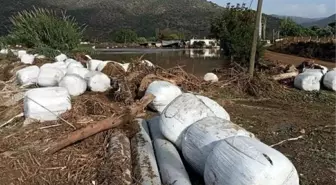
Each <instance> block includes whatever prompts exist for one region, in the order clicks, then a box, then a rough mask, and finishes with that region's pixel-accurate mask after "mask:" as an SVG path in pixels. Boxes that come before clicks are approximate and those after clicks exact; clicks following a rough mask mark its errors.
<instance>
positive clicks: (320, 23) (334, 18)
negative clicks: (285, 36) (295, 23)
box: [302, 14, 336, 27]
mask: <svg viewBox="0 0 336 185" xmlns="http://www.w3.org/2000/svg"><path fill="white" fill-rule="evenodd" d="M335 21H336V14H333V15H331V16H329V17H327V18H324V19H321V20H317V21H313V22H307V23H303V24H302V25H303V26H304V27H311V26H318V27H325V26H327V25H328V24H329V23H332V22H335Z"/></svg>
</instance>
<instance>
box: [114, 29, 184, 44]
mask: <svg viewBox="0 0 336 185" xmlns="http://www.w3.org/2000/svg"><path fill="white" fill-rule="evenodd" d="M183 39H185V36H184V34H183V33H182V32H179V31H176V30H171V29H169V28H165V29H162V30H159V29H156V31H155V36H154V37H149V38H145V37H138V35H137V33H136V32H135V31H133V30H131V29H122V30H119V31H116V32H114V33H113V34H112V41H114V42H117V43H144V42H147V41H157V40H183Z"/></svg>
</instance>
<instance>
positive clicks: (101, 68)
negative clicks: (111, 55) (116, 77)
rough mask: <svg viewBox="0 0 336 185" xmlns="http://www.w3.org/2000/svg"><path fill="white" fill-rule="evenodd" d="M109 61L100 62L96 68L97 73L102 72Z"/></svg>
mask: <svg viewBox="0 0 336 185" xmlns="http://www.w3.org/2000/svg"><path fill="white" fill-rule="evenodd" d="M110 62H111V61H102V62H101V63H100V64H99V65H98V66H97V71H102V70H103V69H104V67H105V66H106V64H107V63H110Z"/></svg>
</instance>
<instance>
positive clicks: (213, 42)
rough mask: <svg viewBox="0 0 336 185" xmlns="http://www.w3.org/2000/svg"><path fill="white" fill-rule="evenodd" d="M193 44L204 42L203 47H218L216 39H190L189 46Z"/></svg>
mask: <svg viewBox="0 0 336 185" xmlns="http://www.w3.org/2000/svg"><path fill="white" fill-rule="evenodd" d="M195 42H204V43H205V47H218V40H216V39H205V38H204V39H194V38H193V39H190V41H189V45H190V46H192V45H194V43H195Z"/></svg>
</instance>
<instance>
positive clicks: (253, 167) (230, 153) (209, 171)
mask: <svg viewBox="0 0 336 185" xmlns="http://www.w3.org/2000/svg"><path fill="white" fill-rule="evenodd" d="M204 181H205V184H206V185H224V184H225V185H247V184H248V185H299V177H298V174H297V171H296V169H295V167H294V165H293V164H292V163H291V162H290V161H289V160H288V159H287V158H286V157H285V156H284V155H283V154H281V153H280V152H278V151H277V150H275V149H273V148H271V147H269V146H267V145H265V144H264V143H262V142H260V141H258V140H256V139H253V138H249V137H244V136H237V137H230V138H227V139H225V140H222V141H220V142H219V143H218V144H217V145H216V146H215V147H214V149H213V151H212V152H211V153H210V155H209V156H208V158H207V161H206V164H205V171H204Z"/></svg>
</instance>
